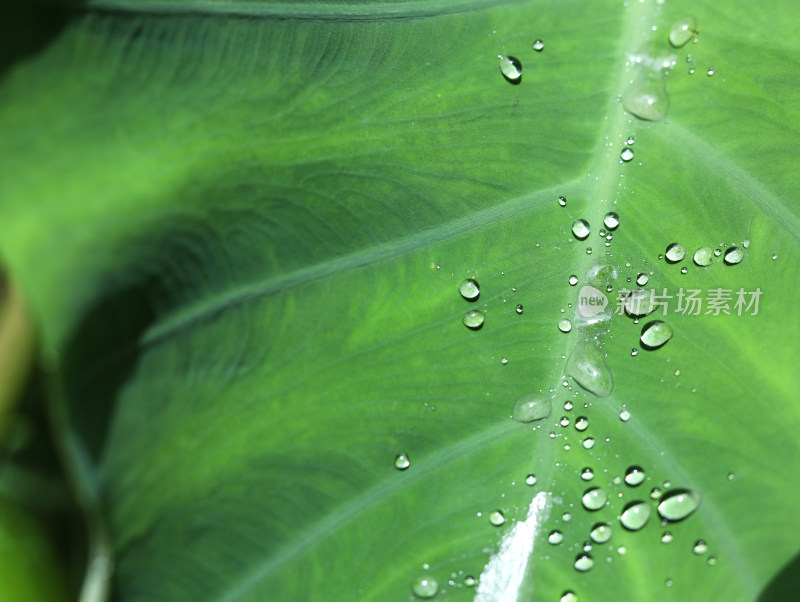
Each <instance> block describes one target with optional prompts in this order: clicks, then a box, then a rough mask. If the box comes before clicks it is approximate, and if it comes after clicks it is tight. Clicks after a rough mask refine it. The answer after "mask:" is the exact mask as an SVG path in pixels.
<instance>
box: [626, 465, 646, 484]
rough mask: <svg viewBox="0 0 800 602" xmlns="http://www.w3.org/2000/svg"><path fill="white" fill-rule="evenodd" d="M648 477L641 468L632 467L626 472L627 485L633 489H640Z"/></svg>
mask: <svg viewBox="0 0 800 602" xmlns="http://www.w3.org/2000/svg"><path fill="white" fill-rule="evenodd" d="M646 476H647V475H645V472H644V469H642V468H641V467H640V466H630V467H629V468H628V470H626V471H625V483H626V484H628V485H630V486H631V487H638V486H639V485H641V484H642V483H644V479H645V477H646Z"/></svg>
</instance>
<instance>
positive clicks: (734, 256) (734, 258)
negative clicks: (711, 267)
mask: <svg viewBox="0 0 800 602" xmlns="http://www.w3.org/2000/svg"><path fill="white" fill-rule="evenodd" d="M743 258H744V251H742V250H741V249H740V248H739V247H731V248H730V249H728V250H727V251H725V257H723V258H722V259H723V261H725V263H726V264H727V265H736V264H737V263H739V262H741V261H742V259H743Z"/></svg>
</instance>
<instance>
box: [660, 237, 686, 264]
mask: <svg viewBox="0 0 800 602" xmlns="http://www.w3.org/2000/svg"><path fill="white" fill-rule="evenodd" d="M665 257H666V258H667V262H668V263H678V262H679V261H682V260H683V258H684V257H686V249H685V248H684V246H683V245H682V244H681V243H679V242H674V243H672V244H670V245H668V246H667V251H666V253H665Z"/></svg>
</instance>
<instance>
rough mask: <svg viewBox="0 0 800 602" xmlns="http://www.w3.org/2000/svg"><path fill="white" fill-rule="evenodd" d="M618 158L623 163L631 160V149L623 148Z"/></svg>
mask: <svg viewBox="0 0 800 602" xmlns="http://www.w3.org/2000/svg"><path fill="white" fill-rule="evenodd" d="M619 158H620V159H622V161H624V162H625V163H627V162H628V161H630V160H631V159H633V149H632V148H627V147H626V148H623V149H622V152H621V153H620V154H619Z"/></svg>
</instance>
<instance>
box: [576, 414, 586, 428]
mask: <svg viewBox="0 0 800 602" xmlns="http://www.w3.org/2000/svg"><path fill="white" fill-rule="evenodd" d="M587 428H589V419H588V418H587V417H586V416H580V417H579V418H578V419H577V420H576V421H575V430H576V431H585V430H586V429H587Z"/></svg>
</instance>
